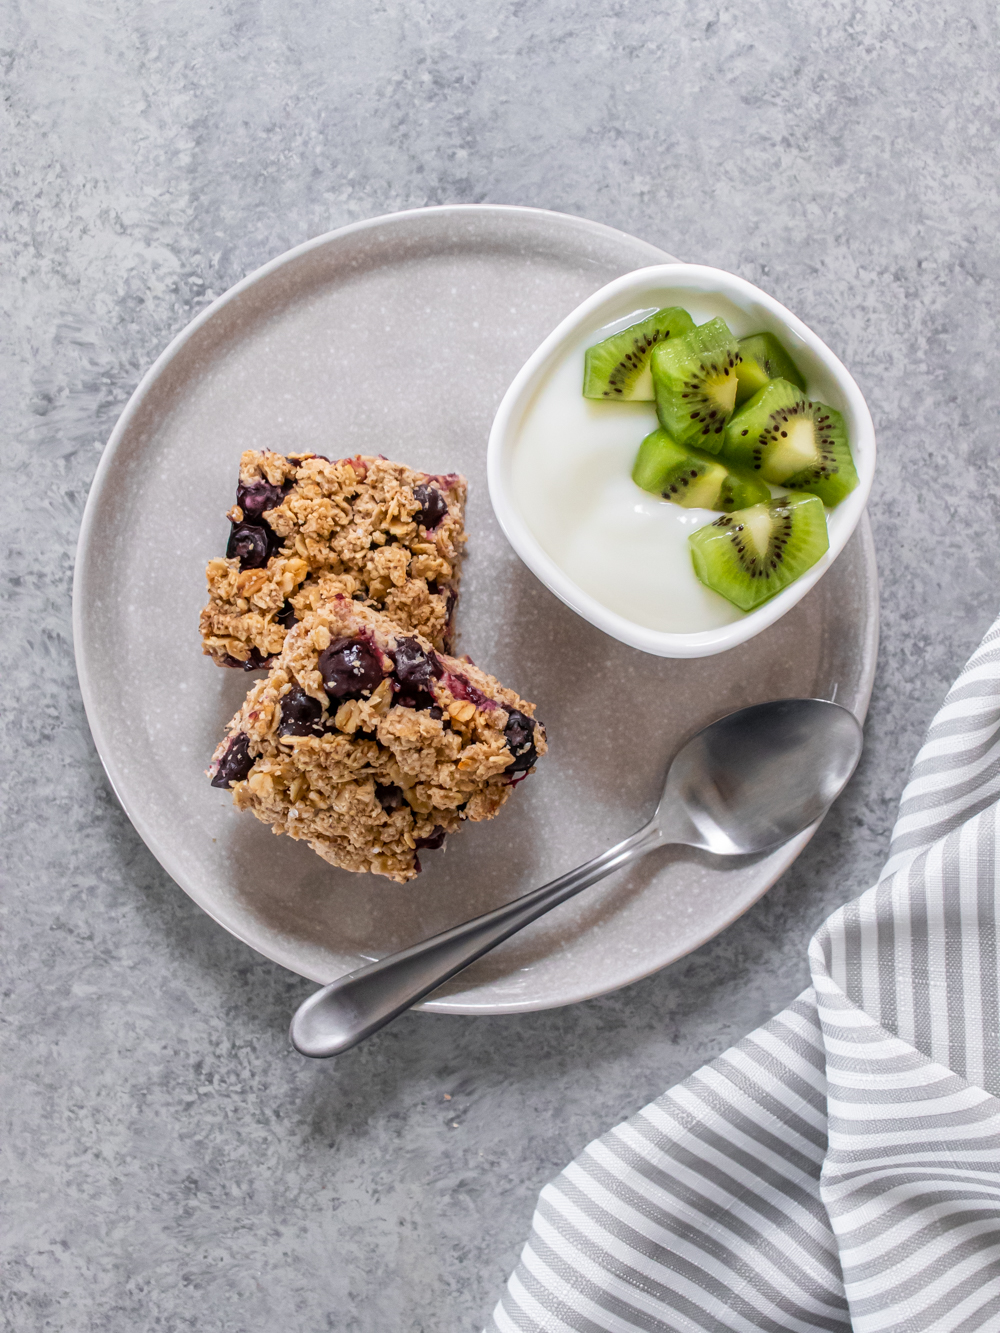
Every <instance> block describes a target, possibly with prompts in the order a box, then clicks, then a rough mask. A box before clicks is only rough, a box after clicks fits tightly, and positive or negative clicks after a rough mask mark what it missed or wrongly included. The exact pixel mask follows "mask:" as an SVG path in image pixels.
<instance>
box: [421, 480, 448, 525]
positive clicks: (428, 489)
mask: <svg viewBox="0 0 1000 1333" xmlns="http://www.w3.org/2000/svg"><path fill="white" fill-rule="evenodd" d="M413 498H414V499H415V500H416V502H417V503H418V504H419V505H420V508H419V509H418V510H417V512H416V513H415V514H414V515H413V518H414V521H415V522H417V523H422V524H423V525H424V527H425V528H426V529H427V531H428V532H430V531H431V530H432V529H433V528H436V527H437V525H438V524H439V523H440V522H441V520H442V519H443V518H444V516H445V514H447V512H448V501H447V500H446V499H445V498H444V496H443V495H442V494H441V492H440V491H439V490H438V488H437V487H436V486H414V488H413Z"/></svg>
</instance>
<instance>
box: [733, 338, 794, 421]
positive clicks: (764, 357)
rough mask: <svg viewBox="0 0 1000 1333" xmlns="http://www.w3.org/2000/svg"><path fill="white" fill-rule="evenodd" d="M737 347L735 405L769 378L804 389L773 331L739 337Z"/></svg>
mask: <svg viewBox="0 0 1000 1333" xmlns="http://www.w3.org/2000/svg"><path fill="white" fill-rule="evenodd" d="M739 348H740V356H741V357H742V358H743V360H742V361H741V362H740V364H739V365H738V366H737V367H736V378H737V380H738V381H739V387H738V388H737V390H736V406H737V407H739V405H740V403H745V402H746V400H747V399H748V398H752V397H753V396H754V394H755V393H759V392H760V390H761V389H763V388H765V387H766V386H767V383H768V381H769V380H788V382H789V384H795V385H797V386H798V387H799V388H800V389H803V390H804V389H805V387H806V382H805V380H804V379H803V378H802V376H801V375H800V374H799V371H798V367H797V366H796V364H795V362H794V361H793V360H792V358H791V357H790V356H789V355H788V353H787V352H786V351H785V349H784V348H783V347H782V345H781V343H780V342H778V340H777V338H776V337H775V336H774V334H773V333H752V334H751V335H750V337H749V338H741V339H740V342H739Z"/></svg>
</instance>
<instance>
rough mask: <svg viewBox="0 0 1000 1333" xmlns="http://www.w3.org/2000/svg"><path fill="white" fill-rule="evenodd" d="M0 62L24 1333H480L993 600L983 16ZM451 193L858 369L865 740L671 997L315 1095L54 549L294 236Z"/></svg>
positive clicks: (354, 5)
mask: <svg viewBox="0 0 1000 1333" xmlns="http://www.w3.org/2000/svg"><path fill="white" fill-rule="evenodd" d="M467 11H468V12H467ZM0 45H2V48H3V50H2V69H3V76H2V89H3V103H2V105H3V110H2V121H0V145H2V146H0V173H2V180H3V184H2V191H3V193H2V201H3V208H2V218H0V228H2V258H0V283H2V285H3V302H2V310H3V318H2V320H0V356H2V380H0V438H2V447H3V461H4V467H3V473H2V477H3V481H2V485H0V503H2V506H3V517H2V525H0V533H2V540H3V547H4V551H5V554H4V557H3V596H4V610H3V618H2V620H0V650H2V654H3V667H2V670H3V676H2V680H3V692H2V697H0V705H2V709H3V720H4V721H3V732H2V735H3V741H4V747H5V755H6V757H5V760H4V763H3V765H2V770H0V771H2V781H3V793H4V795H3V836H2V857H3V867H4V870H3V913H4V915H3V966H2V988H3V1000H2V1013H0V1017H2V1024H3V1027H2V1032H3V1045H4V1052H3V1057H2V1079H3V1087H2V1089H0V1115H2V1118H3V1173H4V1177H5V1179H4V1182H3V1184H2V1186H0V1197H2V1201H3V1202H2V1213H3V1216H4V1241H3V1258H4V1262H5V1268H4V1271H3V1277H2V1281H0V1321H3V1327H4V1328H6V1329H13V1330H17V1333H20V1331H21V1330H36V1329H38V1330H42V1329H45V1330H67V1331H71V1333H90V1331H91V1330H93V1331H94V1333H97V1331H98V1330H100V1333H126V1331H127V1333H134V1331H135V1330H145V1329H164V1330H181V1329H197V1330H199V1333H216V1331H220V1333H221V1330H255V1331H259V1333H272V1331H274V1333H297V1331H298V1330H303V1331H304V1330H309V1331H310V1333H312V1330H318V1329H335V1330H343V1331H344V1333H347V1331H351V1333H353V1331H354V1330H360V1331H363V1333H385V1331H387V1330H397V1329H399V1330H410V1329H414V1330H426V1333H439V1331H440V1333H444V1331H445V1330H448V1331H449V1333H451V1331H452V1330H470V1331H474V1330H476V1329H478V1328H479V1327H480V1326H481V1324H482V1322H483V1320H484V1318H485V1316H486V1314H487V1312H488V1310H489V1309H490V1308H491V1306H492V1304H493V1302H494V1300H495V1299H496V1297H497V1294H498V1292H499V1290H500V1288H501V1285H502V1283H503V1281H504V1279H505V1277H506V1275H507V1273H508V1271H509V1269H510V1268H511V1267H512V1265H513V1264H514V1262H515V1259H516V1255H517V1252H518V1249H519V1245H520V1242H521V1241H522V1239H523V1238H524V1236H525V1234H526V1232H527V1228H528V1223H529V1219H530V1216H531V1211H532V1206H533V1202H534V1199H535V1196H536V1194H537V1191H538V1190H539V1188H540V1187H541V1186H542V1185H543V1184H544V1183H545V1181H546V1180H547V1179H548V1178H549V1177H551V1176H552V1175H553V1174H554V1173H555V1172H556V1171H557V1170H558V1169H559V1168H561V1167H562V1166H563V1164H564V1163H565V1162H566V1161H567V1160H568V1159H569V1158H570V1157H571V1156H572V1155H573V1154H575V1153H576V1152H577V1151H578V1150H579V1149H580V1148H581V1147H582V1146H583V1145H584V1144H585V1143H586V1142H587V1141H588V1139H590V1138H591V1137H592V1136H593V1135H595V1134H596V1133H598V1132H599V1131H601V1130H603V1129H605V1128H606V1127H607V1126H609V1125H610V1124H612V1123H613V1122H615V1121H616V1120H618V1119H619V1118H621V1117H623V1116H625V1115H627V1114H629V1113H631V1112H632V1111H634V1110H636V1109H637V1108H638V1107H639V1106H641V1105H642V1104H643V1103H644V1102H646V1101H647V1100H648V1099H650V1098H652V1097H653V1096H655V1095H656V1094H658V1093H659V1092H661V1091H662V1090H663V1089H664V1088H665V1087H667V1086H668V1085H669V1084H670V1083H671V1082H673V1081H674V1080H676V1079H678V1078H680V1077H681V1076H683V1075H685V1074H687V1073H688V1072H689V1071H691V1070H692V1069H694V1068H696V1067H697V1066H698V1065H699V1064H701V1063H702V1062H703V1061H704V1060H706V1059H707V1058H709V1057H711V1056H712V1055H714V1054H715V1053H717V1052H718V1051H720V1050H721V1049H722V1048H724V1047H725V1046H726V1045H727V1044H729V1043H730V1042H731V1041H732V1040H733V1039H734V1038H737V1037H739V1036H740V1035H742V1034H743V1033H744V1032H745V1031H746V1030H748V1029H749V1028H750V1027H752V1026H753V1025H755V1024H756V1023H758V1022H759V1021H760V1020H762V1019H764V1018H766V1017H767V1016H769V1015H770V1014H771V1013H772V1012H773V1011H775V1010H776V1009H778V1008H779V1007H780V1006H782V1005H783V1004H784V1003H785V1002H786V1001H787V1000H788V999H789V998H790V997H791V996H793V995H794V994H795V993H796V992H797V991H798V990H799V988H800V987H801V986H802V985H803V984H804V982H805V979H806V975H807V973H806V963H805V946H806V942H807V940H808V938H809V936H810V934H811V932H812V931H813V929H814V928H815V927H816V926H817V925H818V923H819V922H820V921H821V920H822V918H823V917H824V915H825V914H826V913H827V912H828V911H829V910H831V909H832V908H834V907H835V906H836V905H837V904H839V903H841V902H842V901H844V900H845V899H846V898H848V897H851V896H853V895H854V894H856V893H857V892H858V891H859V890H861V889H863V888H864V887H865V886H866V885H867V884H868V883H869V881H871V879H872V877H873V876H874V875H875V874H876V873H877V870H878V867H879V865H880V862H881V860H882V858H883V855H884V852H885V848H886V844H887V837H888V831H889V828H890V826H891V822H892V818H893V810H894V807H895V804H896V801H897V798H898V795H899V792H900V789H901V786H902V783H903V780H904V774H905V772H906V768H907V765H908V763H909V761H910V759H911V757H912V755H913V753H914V752H915V749H916V747H917V745H918V743H919V740H920V737H921V733H922V731H923V729H924V727H925V725H926V723H927V721H928V719H929V717H930V716H931V714H932V712H933V710H934V709H935V708H936V706H937V704H938V703H939V701H940V699H941V698H942V696H943V694H944V692H945V689H946V688H947V686H948V684H949V682H950V681H951V679H952V677H953V675H954V674H955V672H956V671H957V670H958V668H959V666H960V665H961V663H962V662H963V660H964V659H965V657H966V656H967V654H968V653H969V652H970V650H971V649H972V648H973V646H974V645H975V644H976V642H977V641H978V639H979V637H980V635H981V633H982V632H983V630H984V629H985V628H986V626H987V625H988V624H989V623H990V621H991V620H992V618H993V616H994V613H995V612H996V610H997V604H998V600H1000V599H998V596H997V562H998V550H997V548H998V543H997V540H996V519H997V494H998V479H1000V468H998V463H997V454H996V449H997V444H996V441H997V420H996V418H997V399H998V393H1000V374H998V359H1000V358H998V355H997V344H996V333H995V330H996V322H997V312H998V290H997V289H998V279H1000V253H998V240H997V222H998V216H1000V214H998V198H997V195H998V188H997V143H998V139H1000V126H998V108H997V56H998V51H997V16H996V10H995V8H994V6H992V5H989V4H987V3H985V0H964V2H963V3H962V4H959V3H957V0H945V3H941V4H920V5H918V4H916V3H913V0H854V2H850V0H827V3H824V4H822V5H819V4H814V5H802V4H795V3H792V2H791V0H744V3H741V4H732V3H723V4H721V5H719V4H715V3H709V2H708V0H675V2H674V3H670V4H653V5H639V4H625V3H622V2H621V0H610V2H609V3H608V4H607V5H604V6H602V5H597V4H586V3H579V2H578V3H576V4H568V3H561V2H560V0H536V2H535V3H533V4H525V3H522V0H493V3H490V4H488V5H486V4H484V5H475V4H473V5H470V4H467V3H464V4H459V3H456V0H439V2H438V3H436V4H428V3H427V2H426V0H410V3H406V4H404V3H401V2H400V0H365V2H364V3H362V2H361V0H334V2H333V3H325V4H324V3H320V2H319V0H245V2H243V3H232V2H230V0H222V2H219V3H208V2H207V0H203V2H202V3H195V0H162V3H147V4H139V3H136V2H135V0H131V2H130V0H76V2H75V3H74V2H72V0H62V3H58V2H53V0H30V3H29V2H28V0H3V4H2V7H0ZM445 202H473V203H474V202H497V203H524V204H534V205H539V206H542V207H546V208H553V209H560V210H563V211H565V212H568V213H576V214H580V215H583V216H587V217H592V218H596V219H599V220H600V221H603V222H607V223H611V224H613V225H614V226H616V227H620V228H623V229H625V230H628V231H631V232H634V233H636V234H638V235H639V236H642V237H644V238H646V239H648V240H650V241H652V242H654V243H656V244H657V245H660V246H663V247H664V248H665V249H667V250H669V251H672V252H673V253H675V254H677V255H680V256H681V257H682V258H685V259H690V260H697V261H701V262H705V263H709V264H717V265H720V266H722V267H724V268H728V269H733V270H735V271H736V272H738V273H742V274H744V275H745V276H746V277H748V278H750V279H752V280H753V281H755V282H757V283H759V284H761V285H762V286H763V287H765V288H766V289H767V290H769V291H771V292H773V293H774V294H775V295H776V296H777V297H778V298H779V299H780V300H782V301H784V302H785V303H786V304H787V305H789V306H790V307H791V308H792V309H793V310H795V311H796V312H798V313H799V314H800V315H801V316H802V317H803V318H804V319H805V320H806V322H807V323H809V324H810V325H811V326H812V327H813V328H814V329H816V330H817V331H818V332H819V334H820V335H821V336H822V337H823V338H825V339H826V341H827V342H828V343H829V344H830V345H831V346H832V347H833V348H834V349H835V351H836V352H837V353H838V354H839V355H840V356H841V357H842V358H843V360H844V361H845V362H846V363H847V365H848V366H849V367H850V368H851V369H852V371H853V372H854V374H855V375H856V376H857V378H858V380H859V381H860V383H861V386H862V389H863V390H864V392H865V394H866V395H867V397H868V401H869V403H870V405H871V409H872V412H873V414H874V417H875V421H876V428H877V430H878V432H879V439H880V447H881V465H880V471H879V475H878V478H877V480H876V485H875V492H874V495H873V497H872V503H871V512H872V518H873V522H874V528H875V537H876V541H877V544H878V552H879V562H880V571H881V578H882V595H883V613H882V650H881V658H880V665H879V673H878V680H877V683H876V689H875V696H874V701H873V704H872V710H871V714H870V718H869V724H868V746H867V751H866V755H865V758H864V760H863V761H862V766H861V769H860V771H859V773H858V775H857V777H856V778H855V780H854V782H853V783H852V785H851V787H850V788H849V790H848V792H847V794H846V795H845V797H844V798H843V799H842V800H841V802H840V804H839V806H838V807H837V808H836V810H835V811H834V813H833V814H832V815H831V817H830V818H829V819H828V821H827V823H826V825H825V826H824V828H823V829H822V830H821V831H820V833H819V835H818V836H817V837H816V839H815V841H814V842H813V843H812V844H811V846H810V847H809V848H808V850H807V851H806V853H805V854H804V855H803V856H802V858H801V860H800V861H799V862H798V864H797V865H796V866H795V867H794V869H793V870H792V871H791V872H790V873H789V874H788V875H786V877H785V878H784V880H783V881H782V882H781V883H779V884H778V885H777V886H776V887H775V888H774V889H773V890H772V891H771V893H770V894H769V895H768V896H767V897H766V898H765V899H764V900H763V901H762V902H760V903H759V904H758V905H757V906H756V907H755V908H754V909H753V910H752V911H751V912H749V913H748V914H747V915H746V916H745V917H744V918H743V919H742V920H740V921H739V922H738V923H737V924H736V925H734V926H733V927H731V928H730V929H729V930H728V931H726V932H725V933H724V934H723V935H722V936H720V937H719V938H718V939H716V940H714V941H713V942H712V943H711V944H709V945H707V946H706V947H705V948H703V949H701V950H699V951H698V952H697V953H696V954H694V955H692V956H691V957H689V958H687V959H685V960H683V961H682V962H680V963H678V964H676V965H675V966H674V967H672V968H669V969H668V970H667V971H665V972H663V973H661V974H660V975H659V976H655V977H653V978H651V979H649V980H647V981H645V982H642V983H640V984H638V985H635V986H632V987H630V988H629V989H627V990H625V991H622V992H620V993H619V994H617V995H612V996H609V997H606V998H604V999H600V1000H595V1001H593V1002H591V1003H588V1004H582V1005H579V1006H577V1007H576V1008H573V1009H569V1010H564V1011H556V1012H550V1013H540V1014H536V1015H531V1016H527V1017H518V1018H504V1019H471V1018H450V1017H439V1016H427V1015H411V1016H409V1017H408V1018H405V1019H404V1020H402V1021H401V1022H399V1023H397V1024H396V1025H395V1026H394V1027H393V1028H392V1029H391V1030H390V1031H388V1032H386V1033H384V1034H382V1035H381V1036H379V1037H377V1038H376V1039H374V1040H372V1041H371V1042H369V1043H368V1044H367V1045H366V1046H364V1047H363V1048H361V1049H360V1050H358V1051H357V1052H355V1053H353V1054H351V1055H350V1056H349V1057H347V1058H345V1059H343V1060H342V1061H340V1062H338V1063H336V1064H314V1063H309V1062H306V1061H303V1060H302V1059H300V1058H299V1057H298V1056H297V1055H295V1054H294V1053H293V1052H292V1051H291V1050H290V1049H289V1047H288V1044H287V1040H286V1035H285V1034H286V1025H287V1020H288V1016H289V1014H290V1012H291V1010H292V1008H293V1006H294V1005H295V1004H296V1002H297V1001H298V1000H299V999H300V998H302V997H303V996H304V995H305V994H306V993H307V991H308V990H309V989H310V988H309V986H308V985H307V984H306V983H305V982H303V981H301V980H300V979H299V978H297V977H294V976H291V975H289V974H287V973H285V972H283V971H282V970H281V969H280V968H277V967H275V966H273V965H272V964H271V963H268V962H266V961H264V960H263V959H261V958H259V957H257V956H256V955H255V954H253V953H251V952H250V951H249V950H248V949H247V948H245V947H244V946H243V945H241V944H239V943H237V942H236V941H235V940H233V939H230V938H229V937H228V936H227V935H225V934H224V933H223V932H222V930H221V929H219V928H218V927H217V926H215V925H214V924H213V923H212V922H211V921H210V920H209V919H208V918H207V917H206V916H204V915H202V914H201V913H200V912H199V910H198V909H197V908H196V907H195V906H194V905H193V904H192V903H191V902H189V901H188V899H187V898H186V897H185V896H184V894H183V893H181V891H180V890H179V889H178V888H177V887H176V885H174V884H173V883H172V882H171V881H170V880H169V879H168V878H167V877H166V876H165V875H164V873H163V872H162V871H161V870H160V868H159V866H158V865H157V864H156V862H155V861H154V860H153V858H152V857H151V855H150V854H149V852H147V850H146V848H145V847H144V846H143V844H142V843H141V842H140V841H139V839H138V837H137V835H136V834H135V833H134V831H133V830H132V828H131V826H130V824H129V823H128V821H127V819H126V818H125V816H124V815H123V814H122V812H121V810H120V809H119V807H118V805H117V803H116V801H115V798H114V797H113V795H112V794H111V792H110V791H109V789H108V787H107V784H106V783H105V781H104V778H103V775H102V771H101V767H100V764H99V762H98V760H97V756H96V754H95V752H94V749H93V746H92V744H91V740H90V736H89V733H88V731H87V726H86V722H85V720H84V716H83V712H82V709H81V705H80V699H79V695H78V690H77V684H76V676H75V672H74V667H73V657H72V648H71V640H70V579H71V573H72V566H73V551H74V544H75V541H76V534H77V529H78V525H79V521H80V515H81V512H82V509H83V504H84V499H85V496H86V493H87V487H88V485H89V484H90V480H91V477H92V475H93V472H94V469H95V467H96V464H97V461H98V457H99V455H100V451H101V448H102V444H103V442H104V441H105V440H106V439H107V436H108V434H109V432H110V430H111V428H112V426H113V424H114V421H115V418H116V416H117V415H118V413H119V411H120V409H121V408H122V407H123V405H124V404H125V402H126V400H127V399H128V397H129V394H130V393H131V392H132V390H133V388H134V387H135V385H136V382H137V381H138V379H139V377H140V374H141V373H142V371H143V369H144V368H145V367H146V366H147V365H148V364H149V363H150V361H151V360H152V359H153V358H154V357H155V356H156V354H157V353H158V352H159V351H160V349H161V348H162V347H163V346H164V345H165V344H166V342H167V341H168V340H169V339H170V338H171V337H172V336H173V334H175V333H176V332H177V331H178V330H179V329H181V328H182V327H183V326H184V324H186V323H187V321H188V320H189V319H190V318H191V316H192V315H193V314H194V313H195V312H196V311H198V310H199V309H201V308H202V307H203V306H204V305H205V303H206V302H208V301H209V300H211V299H212V298H213V297H214V296H216V295H217V294H219V293H221V292H223V291H224V290H225V289H226V288H227V287H229V286H230V285H231V284H232V283H234V282H235V281H236V280H237V279H239V278H241V277H242V276H243V275H244V274H245V273H247V272H248V271H250V270H251V269H253V268H255V267H257V266H258V265H259V264H261V263H263V262H264V261H265V260H267V259H269V258H271V257H272V256H273V255H276V254H278V253H280V252H281V251H282V250H284V249H286V248H287V247H289V246H292V245H294V244H296V243H297V242H299V241H302V240H305V239H306V238H308V237H310V236H314V235H317V234H319V233H321V232H324V231H327V230H329V229H330V228H332V227H335V226H338V225H340V224H342V223H345V222H350V221H353V220H355V219H359V218H364V217H368V216H370V215H373V214H378V213H385V212H388V211H391V210H394V209H401V208H410V207H414V206H418V205H423V204H436V203H445ZM460 390H461V386H460V385H456V391H460Z"/></svg>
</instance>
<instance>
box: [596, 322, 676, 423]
mask: <svg viewBox="0 0 1000 1333" xmlns="http://www.w3.org/2000/svg"><path fill="white" fill-rule="evenodd" d="M693 328H694V320H693V319H692V318H691V316H690V315H689V314H688V312H687V311H686V310H682V309H681V308H680V306H669V307H667V308H665V309H663V310H657V312H656V313H655V314H654V315H650V316H649V317H648V318H647V319H644V320H642V321H641V322H640V323H638V324H630V325H629V326H628V328H627V329H622V330H621V331H620V332H619V333H613V334H612V335H611V337H610V338H605V339H604V341H603V342H599V343H597V344H596V345H595V346H594V347H588V348H587V355H586V357H585V358H584V367H583V396H584V398H605V399H607V398H610V399H612V400H614V401H618V402H624V401H626V400H629V399H631V400H633V401H636V400H637V401H644V402H652V401H653V380H652V377H651V375H650V373H649V354H650V352H651V351H652V350H653V348H654V347H656V346H657V344H659V343H662V342H665V341H666V340H667V339H668V338H676V337H679V336H680V335H681V334H683V333H687V332H688V330H689V329H693Z"/></svg>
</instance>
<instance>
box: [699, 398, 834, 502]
mask: <svg viewBox="0 0 1000 1333" xmlns="http://www.w3.org/2000/svg"><path fill="white" fill-rule="evenodd" d="M723 453H724V455H725V457H726V458H727V459H728V460H729V461H730V462H731V463H733V464H735V465H736V466H737V467H745V468H747V469H749V470H750V471H753V472H756V473H757V474H758V475H759V476H761V477H763V479H764V480H765V481H773V482H774V483H775V484H776V485H778V486H787V487H788V488H789V490H793V491H811V492H812V494H813V495H818V496H819V497H820V499H821V500H822V501H823V503H824V504H827V505H829V506H830V507H831V509H832V508H833V506H834V505H837V504H840V502H841V500H843V498H844V496H845V495H849V494H850V493H851V491H853V490H854V488H855V486H857V484H858V474H857V472H856V470H855V467H854V459H853V458H852V457H851V447H850V445H849V444H848V442H847V429H846V427H845V426H844V418H843V417H842V416H841V415H840V413H839V412H838V411H837V410H836V408H833V407H827V406H826V404H825V403H812V402H810V401H809V400H808V399H807V398H806V396H805V394H804V393H803V392H802V390H801V389H799V388H797V387H796V386H795V385H794V384H790V383H789V382H788V380H771V381H770V383H769V384H767V385H766V386H765V387H764V388H763V389H761V390H760V392H759V393H755V394H754V396H753V397H752V398H751V399H750V401H749V402H748V403H746V404H745V405H744V406H743V407H741V408H740V410H739V411H738V412H737V413H736V415H735V416H734V417H733V419H732V420H731V421H730V423H729V425H728V426H727V428H726V436H725V445H724V447H723Z"/></svg>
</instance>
